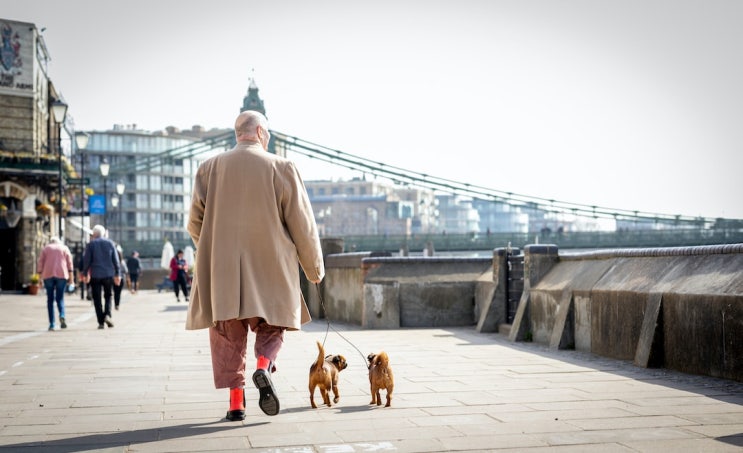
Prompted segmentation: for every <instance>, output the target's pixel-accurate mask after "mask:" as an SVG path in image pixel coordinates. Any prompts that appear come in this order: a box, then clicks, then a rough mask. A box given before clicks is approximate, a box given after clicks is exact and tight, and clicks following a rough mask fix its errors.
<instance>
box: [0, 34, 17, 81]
mask: <svg viewBox="0 0 743 453" xmlns="http://www.w3.org/2000/svg"><path fill="white" fill-rule="evenodd" d="M0 34H2V47H0V64H2V67H3V69H5V70H6V71H10V70H11V69H13V68H14V67H19V66H20V59H19V54H20V49H21V43H20V41H19V38H18V33H13V29H12V28H11V26H10V25H8V24H3V26H2V30H1V31H0Z"/></svg>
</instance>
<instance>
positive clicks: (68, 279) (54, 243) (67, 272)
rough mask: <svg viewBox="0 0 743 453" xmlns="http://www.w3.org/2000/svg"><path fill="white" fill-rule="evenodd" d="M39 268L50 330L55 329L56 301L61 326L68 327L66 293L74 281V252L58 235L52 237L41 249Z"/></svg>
mask: <svg viewBox="0 0 743 453" xmlns="http://www.w3.org/2000/svg"><path fill="white" fill-rule="evenodd" d="M36 267H37V269H38V272H39V274H40V275H41V279H42V280H43V281H44V289H45V290H46V307H47V311H48V312H49V330H54V302H55V301H56V302H57V310H59V326H60V327H61V328H63V329H66V328H67V323H66V322H65V309H64V293H65V289H66V288H67V284H68V283H72V281H73V276H74V267H73V265H72V254H71V253H70V249H69V248H67V246H66V245H64V244H62V241H60V240H59V238H58V237H56V236H55V237H52V238H51V239H50V240H49V244H47V246H46V247H44V248H43V249H42V250H41V254H40V255H39V260H38V263H37V266H36Z"/></svg>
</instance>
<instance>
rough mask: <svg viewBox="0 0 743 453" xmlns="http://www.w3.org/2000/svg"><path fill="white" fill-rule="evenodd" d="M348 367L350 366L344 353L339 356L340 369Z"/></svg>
mask: <svg viewBox="0 0 743 453" xmlns="http://www.w3.org/2000/svg"><path fill="white" fill-rule="evenodd" d="M346 367H348V363H346V358H345V357H343V356H342V355H339V356H338V369H339V370H345V369H346Z"/></svg>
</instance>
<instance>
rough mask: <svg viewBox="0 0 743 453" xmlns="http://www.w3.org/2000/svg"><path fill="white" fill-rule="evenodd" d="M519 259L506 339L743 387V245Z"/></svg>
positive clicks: (540, 251) (541, 253)
mask: <svg viewBox="0 0 743 453" xmlns="http://www.w3.org/2000/svg"><path fill="white" fill-rule="evenodd" d="M524 254H525V277H524V278H525V282H524V283H525V289H524V294H523V296H522V298H521V301H520V303H519V308H518V311H517V314H516V318H515V320H514V322H513V325H512V326H511V329H510V338H511V339H512V340H514V341H519V340H522V341H523V340H533V341H535V342H538V343H542V344H545V345H549V346H550V347H551V348H555V349H557V348H565V349H572V348H574V349H577V350H581V351H587V352H592V353H595V354H598V355H602V356H606V357H612V358H616V359H622V360H632V361H634V363H635V364H636V365H638V366H642V367H648V366H652V367H665V368H670V369H674V370H678V371H682V372H686V373H692V374H702V375H709V376H715V377H722V378H726V379H733V380H737V381H743V244H735V245H724V246H702V247H683V248H657V249H621V250H607V251H599V252H591V253H578V254H563V255H558V253H557V248H556V247H554V246H551V247H550V246H527V247H526V248H525V251H524ZM495 256H496V259H497V256H498V255H497V253H496V255H495ZM498 278H502V276H498V275H494V279H496V281H497V280H498ZM491 303H492V304H495V305H498V304H499V303H500V301H498V300H497V299H496V300H493V301H491ZM491 311H492V308H491ZM493 321H495V322H498V321H502V320H495V319H494V320H493Z"/></svg>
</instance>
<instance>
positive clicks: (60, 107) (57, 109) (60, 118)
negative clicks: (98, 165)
mask: <svg viewBox="0 0 743 453" xmlns="http://www.w3.org/2000/svg"><path fill="white" fill-rule="evenodd" d="M52 114H53V115H54V121H55V122H56V123H57V124H58V125H59V128H58V129H57V152H58V155H57V163H58V167H59V175H58V176H59V193H58V194H57V197H58V200H57V220H58V224H57V230H58V231H57V235H58V236H59V238H60V239H62V196H63V193H64V192H63V186H62V127H63V125H64V120H65V117H66V116H67V104H65V103H64V102H63V101H62V100H61V99H57V100H55V101H54V102H52Z"/></svg>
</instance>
